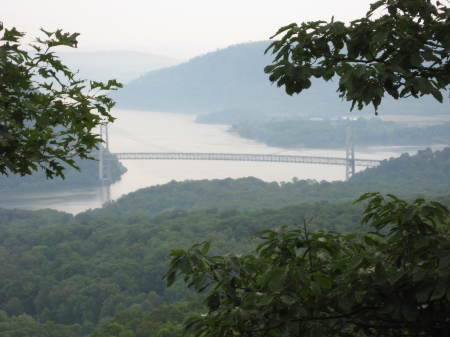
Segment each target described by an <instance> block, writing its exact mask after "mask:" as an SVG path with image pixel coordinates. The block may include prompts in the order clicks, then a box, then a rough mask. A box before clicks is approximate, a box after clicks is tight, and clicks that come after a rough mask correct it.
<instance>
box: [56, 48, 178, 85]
mask: <svg viewBox="0 0 450 337" xmlns="http://www.w3.org/2000/svg"><path fill="white" fill-rule="evenodd" d="M58 55H59V56H60V57H61V59H62V60H63V63H64V64H66V65H67V66H69V67H70V69H72V70H74V71H75V70H79V71H80V72H79V74H80V77H81V78H86V79H90V80H96V81H106V80H109V79H113V78H114V79H117V80H119V81H121V82H124V83H126V82H128V81H130V80H132V79H134V78H136V77H138V76H140V75H142V74H143V73H145V72H147V71H150V70H155V69H158V68H164V67H168V66H172V65H174V64H176V63H178V61H177V60H175V59H172V58H170V57H167V56H163V55H157V54H148V53H140V52H134V51H124V50H112V51H98V52H82V51H74V52H64V53H58Z"/></svg>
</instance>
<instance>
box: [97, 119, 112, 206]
mask: <svg viewBox="0 0 450 337" xmlns="http://www.w3.org/2000/svg"><path fill="white" fill-rule="evenodd" d="M100 138H101V139H102V140H103V144H102V145H101V146H100V149H99V156H98V157H99V158H98V178H99V180H100V183H101V185H102V188H101V193H102V202H103V203H108V202H110V201H111V160H110V158H109V155H108V154H109V153H108V154H107V151H108V152H109V137H108V123H107V122H105V123H103V124H100Z"/></svg>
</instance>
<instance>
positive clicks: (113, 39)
mask: <svg viewBox="0 0 450 337" xmlns="http://www.w3.org/2000/svg"><path fill="white" fill-rule="evenodd" d="M371 2H373V0H341V1H336V0H324V1H321V2H314V1H309V2H305V1H298V0H296V1H294V0H285V1H279V2H277V3H276V4H274V3H273V2H272V1H267V0H260V1H254V0H248V1H245V2H243V1H237V0H229V1H227V2H214V1H206V0H193V1H190V2H185V1H180V0H172V1H165V2H162V1H144V0H133V1H128V2H123V1H106V0H91V1H88V0H79V1H71V2H69V1H56V0H41V1H33V2H31V1H24V0H15V1H6V3H3V4H2V15H1V16H0V21H3V23H4V26H5V27H6V28H11V27H16V28H17V29H18V30H19V31H22V32H25V33H26V34H27V38H28V39H29V40H30V39H32V38H34V37H36V36H37V35H38V34H39V29H40V28H41V27H42V28H44V29H46V30H56V29H59V28H60V29H63V30H64V31H67V32H79V33H80V34H81V35H80V37H79V46H78V50H80V51H83V52H94V51H113V50H125V51H136V52H143V53H151V54H157V55H162V56H167V57H171V58H174V59H177V60H180V61H182V60H187V59H190V58H192V57H195V56H198V55H202V54H205V53H208V52H212V51H215V50H218V49H223V48H226V47H228V46H230V45H235V44H241V43H247V42H256V41H263V40H269V38H270V36H272V35H273V34H274V33H275V32H276V31H277V30H278V29H279V28H280V27H281V26H284V25H287V24H289V23H292V22H297V23H300V22H302V21H312V20H319V19H321V20H330V19H331V17H332V16H334V18H335V20H340V21H345V22H349V21H351V20H354V19H357V18H359V17H361V16H363V15H365V13H366V12H367V10H368V9H369V4H370V3H371Z"/></svg>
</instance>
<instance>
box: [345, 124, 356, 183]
mask: <svg viewBox="0 0 450 337" xmlns="http://www.w3.org/2000/svg"><path fill="white" fill-rule="evenodd" d="M345 138H346V139H345V140H346V141H345V147H346V151H345V180H349V179H350V177H351V176H353V175H354V174H355V145H354V142H353V130H352V127H351V125H348V126H347V129H346V137H345Z"/></svg>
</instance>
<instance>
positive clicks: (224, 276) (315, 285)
mask: <svg viewBox="0 0 450 337" xmlns="http://www.w3.org/2000/svg"><path fill="white" fill-rule="evenodd" d="M359 200H360V201H363V200H368V201H369V203H368V205H367V208H366V210H365V212H364V219H363V221H364V222H366V223H368V224H369V225H370V226H371V227H372V228H373V229H374V230H375V231H374V232H368V233H350V234H341V233H336V232H329V231H318V232H309V230H308V228H307V224H306V223H305V224H304V226H299V228H293V229H292V228H291V229H289V228H287V227H281V228H280V229H278V230H265V231H263V232H261V233H260V235H259V238H260V239H261V240H262V243H261V244H260V245H259V246H258V247H257V249H256V250H255V251H254V252H252V253H250V254H245V255H222V256H211V255H209V254H208V249H209V246H208V245H207V244H206V243H201V244H196V245H194V246H192V247H191V248H190V249H188V250H176V251H172V253H171V258H172V260H171V264H170V268H169V270H168V272H167V274H166V276H165V278H166V280H167V283H168V285H169V286H170V285H171V284H172V283H173V282H174V281H175V280H176V279H177V277H178V276H182V277H183V278H184V280H185V282H187V284H188V286H190V287H191V288H193V289H195V290H196V291H197V292H203V291H206V292H207V296H206V300H205V305H206V306H207V312H205V313H204V314H201V315H197V316H196V317H193V318H192V319H190V320H188V321H187V322H186V324H185V328H186V330H187V331H189V332H190V333H192V334H193V335H194V336H199V337H200V336H201V337H207V336H280V335H283V336H360V337H363V336H392V337H394V336H445V335H447V334H448V333H449V332H450V315H449V313H450V286H449V285H450V259H449V256H450V222H449V220H450V217H449V216H450V213H449V210H448V209H447V208H446V207H444V206H443V205H441V204H439V203H437V202H428V201H425V200H423V199H417V200H415V201H413V202H411V203H408V202H405V201H403V200H400V199H398V198H397V197H395V196H393V195H389V196H388V197H387V198H385V197H383V196H382V195H380V194H378V193H367V194H365V195H363V196H361V198H360V199H359Z"/></svg>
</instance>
